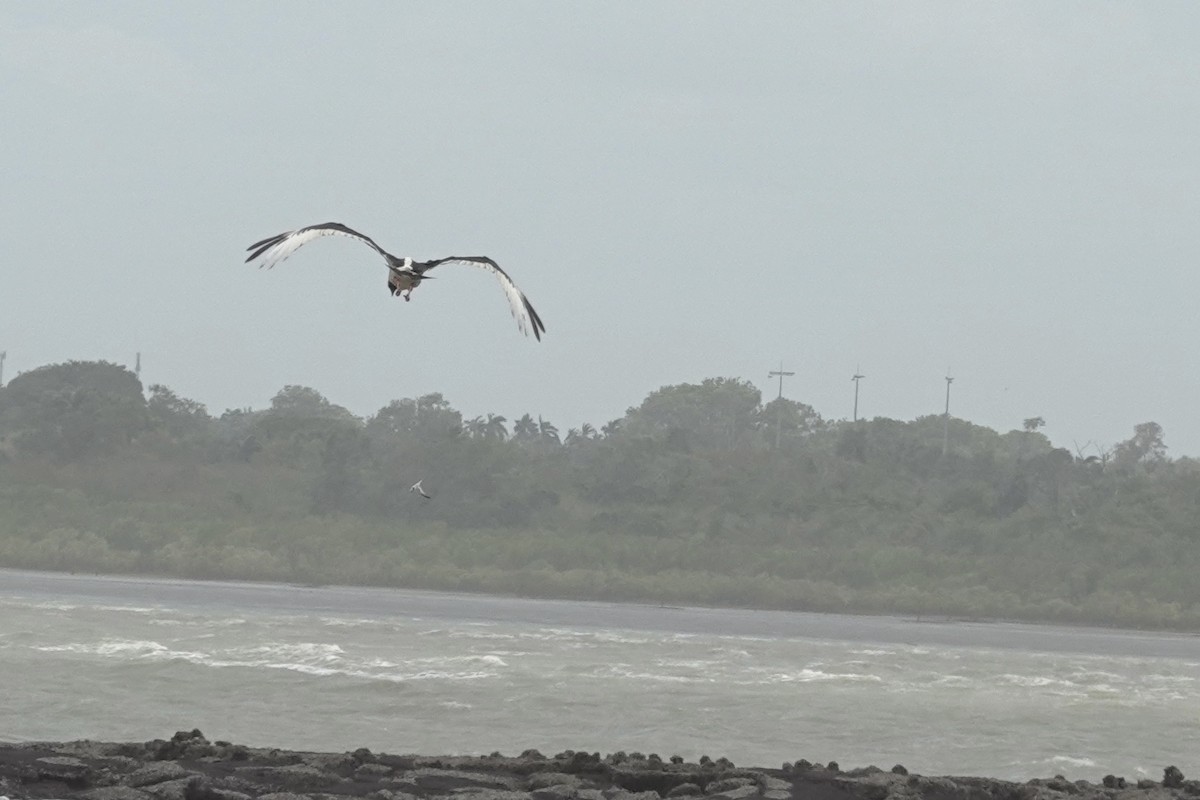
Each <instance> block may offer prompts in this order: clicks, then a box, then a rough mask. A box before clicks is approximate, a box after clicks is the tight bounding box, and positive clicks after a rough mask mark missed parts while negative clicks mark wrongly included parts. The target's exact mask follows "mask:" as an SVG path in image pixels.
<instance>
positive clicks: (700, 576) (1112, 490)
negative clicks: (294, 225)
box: [0, 362, 1200, 630]
mask: <svg viewBox="0 0 1200 800" xmlns="http://www.w3.org/2000/svg"><path fill="white" fill-rule="evenodd" d="M1040 427H1041V420H1040V418H1036V417H1034V418H1030V419H1027V420H1025V421H1024V425H1023V426H1022V428H1021V429H1020V430H1013V431H1009V432H1006V433H1000V432H997V431H994V430H991V429H989V428H986V427H982V426H978V425H974V424H972V423H970V422H967V421H965V420H961V419H955V418H951V419H950V420H948V425H947V421H946V420H944V419H943V418H942V417H940V416H931V417H923V418H919V419H916V420H912V421H899V420H893V419H886V418H876V419H872V420H860V421H858V422H846V421H839V422H830V421H826V420H823V419H821V417H820V416H819V415H818V414H816V413H815V411H814V410H813V409H812V408H811V407H809V406H806V405H804V404H803V403H798V402H794V401H790V400H787V399H777V400H774V401H772V402H770V403H767V404H765V405H764V404H763V403H762V398H761V396H760V394H759V392H758V390H757V389H755V388H754V387H753V386H752V385H751V384H749V383H746V382H744V381H740V380H736V379H725V378H718V379H709V380H706V381H703V382H702V383H700V384H680V385H676V386H666V387H663V388H661V389H658V390H656V391H654V392H652V393H650V394H649V395H648V396H647V397H646V398H645V399H644V400H643V401H642V402H641V403H640V405H638V406H636V407H632V408H630V409H629V411H628V412H627V413H626V414H625V415H624V416H623V417H621V418H619V419H615V420H612V421H610V422H608V423H607V424H604V425H603V426H601V427H600V428H598V429H597V428H594V427H593V426H591V425H584V426H581V427H580V428H579V429H571V430H569V431H566V432H562V431H559V430H558V429H557V428H556V427H555V426H554V425H553V423H551V422H549V421H548V420H545V419H542V418H541V417H538V416H536V415H535V414H534V413H532V412H531V413H526V414H522V415H520V416H517V417H515V418H514V419H512V420H509V419H507V418H505V417H503V416H500V415H498V414H488V415H486V416H485V417H477V418H474V419H464V418H463V416H462V414H461V413H460V412H458V411H457V410H455V409H454V408H453V407H452V406H451V405H450V403H449V402H448V401H447V400H446V399H445V398H443V397H442V396H441V395H438V394H430V395H425V396H422V397H419V398H409V399H399V400H395V401H393V402H391V403H389V404H388V405H386V406H384V407H383V408H381V409H379V411H378V412H376V413H375V414H373V415H371V416H369V417H368V418H365V419H363V418H360V417H357V416H355V415H354V414H352V413H350V412H349V411H347V410H346V409H344V408H342V407H340V406H337V405H336V404H334V403H332V402H330V401H329V400H328V399H326V398H325V397H324V396H323V395H322V394H321V393H320V392H318V391H316V390H315V389H311V388H308V387H300V386H288V387H284V388H283V389H282V390H281V391H280V392H279V393H278V394H277V395H276V396H275V398H274V399H273V400H272V401H271V405H270V407H269V408H265V409H261V410H251V409H238V410H229V411H226V412H225V413H223V414H221V415H220V416H214V415H211V414H209V413H208V411H207V409H205V408H204V406H203V405H201V404H200V403H197V402H195V401H192V400H188V399H185V398H181V397H179V396H178V395H176V394H175V393H174V392H172V391H171V390H170V389H168V388H167V387H165V386H161V385H154V386H151V387H149V388H148V389H146V388H145V387H143V386H142V385H141V383H140V382H139V381H138V379H137V377H136V376H134V375H133V373H131V372H129V371H128V370H126V369H124V368H122V367H119V366H117V365H113V364H108V363H104V362H69V363H66V364H55V365H49V366H46V367H42V368H39V369H36V370H31V371H29V372H25V373H22V374H20V375H18V376H17V377H16V378H14V379H13V380H12V381H10V382H9V384H8V385H7V386H5V387H3V388H0V565H3V566H7V567H17V568H30V569H51V570H79V571H89V572H117V573H122V572H123V573H142V574H157V575H170V576H178V577H187V578H221V579H247V580H267V581H287V582H304V583H331V584H332V583H338V584H366V585H381V586H402V587H410V588H426V589H449V590H458V591H464V590H465V591H483V592H495V593H507V594H519V595H526V596H540V597H567V598H578V599H601V600H632V601H649V602H666V603H686V604H697V605H731V606H749V607H762V608H782V609H798V610H811V611H837V612H860V613H891V614H895V613H899V614H913V615H938V616H951V617H968V618H1005V619H1025V620H1036V621H1055V622H1070V623H1087V624H1102V625H1120V626H1127V627H1147V628H1173V629H1180V630H1200V581H1196V580H1195V575H1197V574H1200V546H1197V545H1200V464H1198V463H1197V462H1196V461H1194V460H1192V459H1188V458H1179V459H1172V458H1169V457H1168V456H1167V454H1166V446H1165V443H1164V434H1163V431H1162V430H1161V428H1160V427H1159V426H1158V425H1157V424H1155V423H1153V422H1146V423H1141V424H1138V425H1136V426H1134V427H1133V430H1132V436H1131V437H1130V439H1128V440H1127V441H1124V442H1121V443H1118V444H1117V445H1115V446H1114V447H1112V448H1109V449H1107V450H1097V451H1095V452H1089V453H1072V452H1070V451H1068V450H1067V449H1064V448H1060V447H1055V446H1054V445H1053V444H1052V443H1051V442H1050V441H1049V440H1048V439H1047V438H1046V437H1045V436H1044V435H1043V434H1041V433H1040V432H1039V430H1038V429H1039V428H1040ZM417 480H422V481H423V486H424V488H425V489H426V490H427V491H428V492H429V493H430V494H431V495H432V496H433V497H432V499H430V500H426V499H424V498H422V497H421V496H419V495H418V494H415V493H412V492H410V491H408V489H409V486H410V485H411V484H412V483H415V482H416V481H417Z"/></svg>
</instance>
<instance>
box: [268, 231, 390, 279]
mask: <svg viewBox="0 0 1200 800" xmlns="http://www.w3.org/2000/svg"><path fill="white" fill-rule="evenodd" d="M323 236H348V237H350V238H351V239H358V240H359V241H360V242H363V243H364V244H366V245H367V246H368V247H370V248H371V249H372V250H374V251H375V252H377V253H379V254H380V255H381V256H383V257H384V258H385V259H386V258H387V253H385V252H384V251H383V248H381V247H380V246H379V245H377V244H375V242H374V241H372V240H371V238H370V237H369V236H364V235H363V234H361V233H359V232H358V231H356V230H353V229H352V228H348V227H346V226H345V225H343V224H341V223H340V222H326V223H323V224H321V225H310V226H309V227H307V228H300V229H299V230H295V231H288V232H287V233H281V234H279V235H278V236H272V237H270V238H269V239H263V240H262V241H260V242H255V243H254V244H252V245H250V246H249V247H247V248H246V249H247V250H251V251H253V252H251V254H250V256H249V257H248V258H247V259H246V262H247V263H249V262H251V261H253V260H254V259H256V258H260V257H261V258H262V261H261V262H260V263H259V267H265V268H267V269H270V268H272V267H274V266H275V265H276V264H280V263H282V262H283V261H285V260H286V259H287V258H288V256H290V255H291V254H292V253H294V252H296V251H297V250H299V249H300V248H301V247H303V246H304V245H306V244H308V243H309V242H311V241H313V240H314V239H320V238H321V237H323Z"/></svg>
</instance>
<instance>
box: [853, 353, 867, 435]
mask: <svg viewBox="0 0 1200 800" xmlns="http://www.w3.org/2000/svg"><path fill="white" fill-rule="evenodd" d="M860 369H862V367H861V366H860V367H855V368H854V377H853V378H851V379H850V380H852V381H854V422H858V382H859V381H861V380H862V379H863V378H865V377H867V376H866V375H863V374H861V373H859V370H860Z"/></svg>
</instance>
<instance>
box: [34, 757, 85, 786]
mask: <svg viewBox="0 0 1200 800" xmlns="http://www.w3.org/2000/svg"><path fill="white" fill-rule="evenodd" d="M36 766H37V775H38V777H39V778H41V779H43V780H45V779H50V780H54V781H62V782H63V783H68V784H79V783H84V782H86V781H87V779H88V777H89V776H90V774H91V772H92V769H91V767H89V766H88V765H87V763H86V762H84V761H81V760H79V759H78V758H74V757H72V756H46V757H44V758H39V759H38V760H37V762H36Z"/></svg>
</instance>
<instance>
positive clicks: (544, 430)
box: [537, 414, 561, 444]
mask: <svg viewBox="0 0 1200 800" xmlns="http://www.w3.org/2000/svg"><path fill="white" fill-rule="evenodd" d="M537 431H538V438H539V439H541V440H542V441H543V442H553V443H554V444H561V442H560V440H559V438H558V428H557V427H555V426H554V424H553V423H551V422H548V421H546V420H544V419H542V417H541V415H540V414H539V415H538V427H537Z"/></svg>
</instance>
